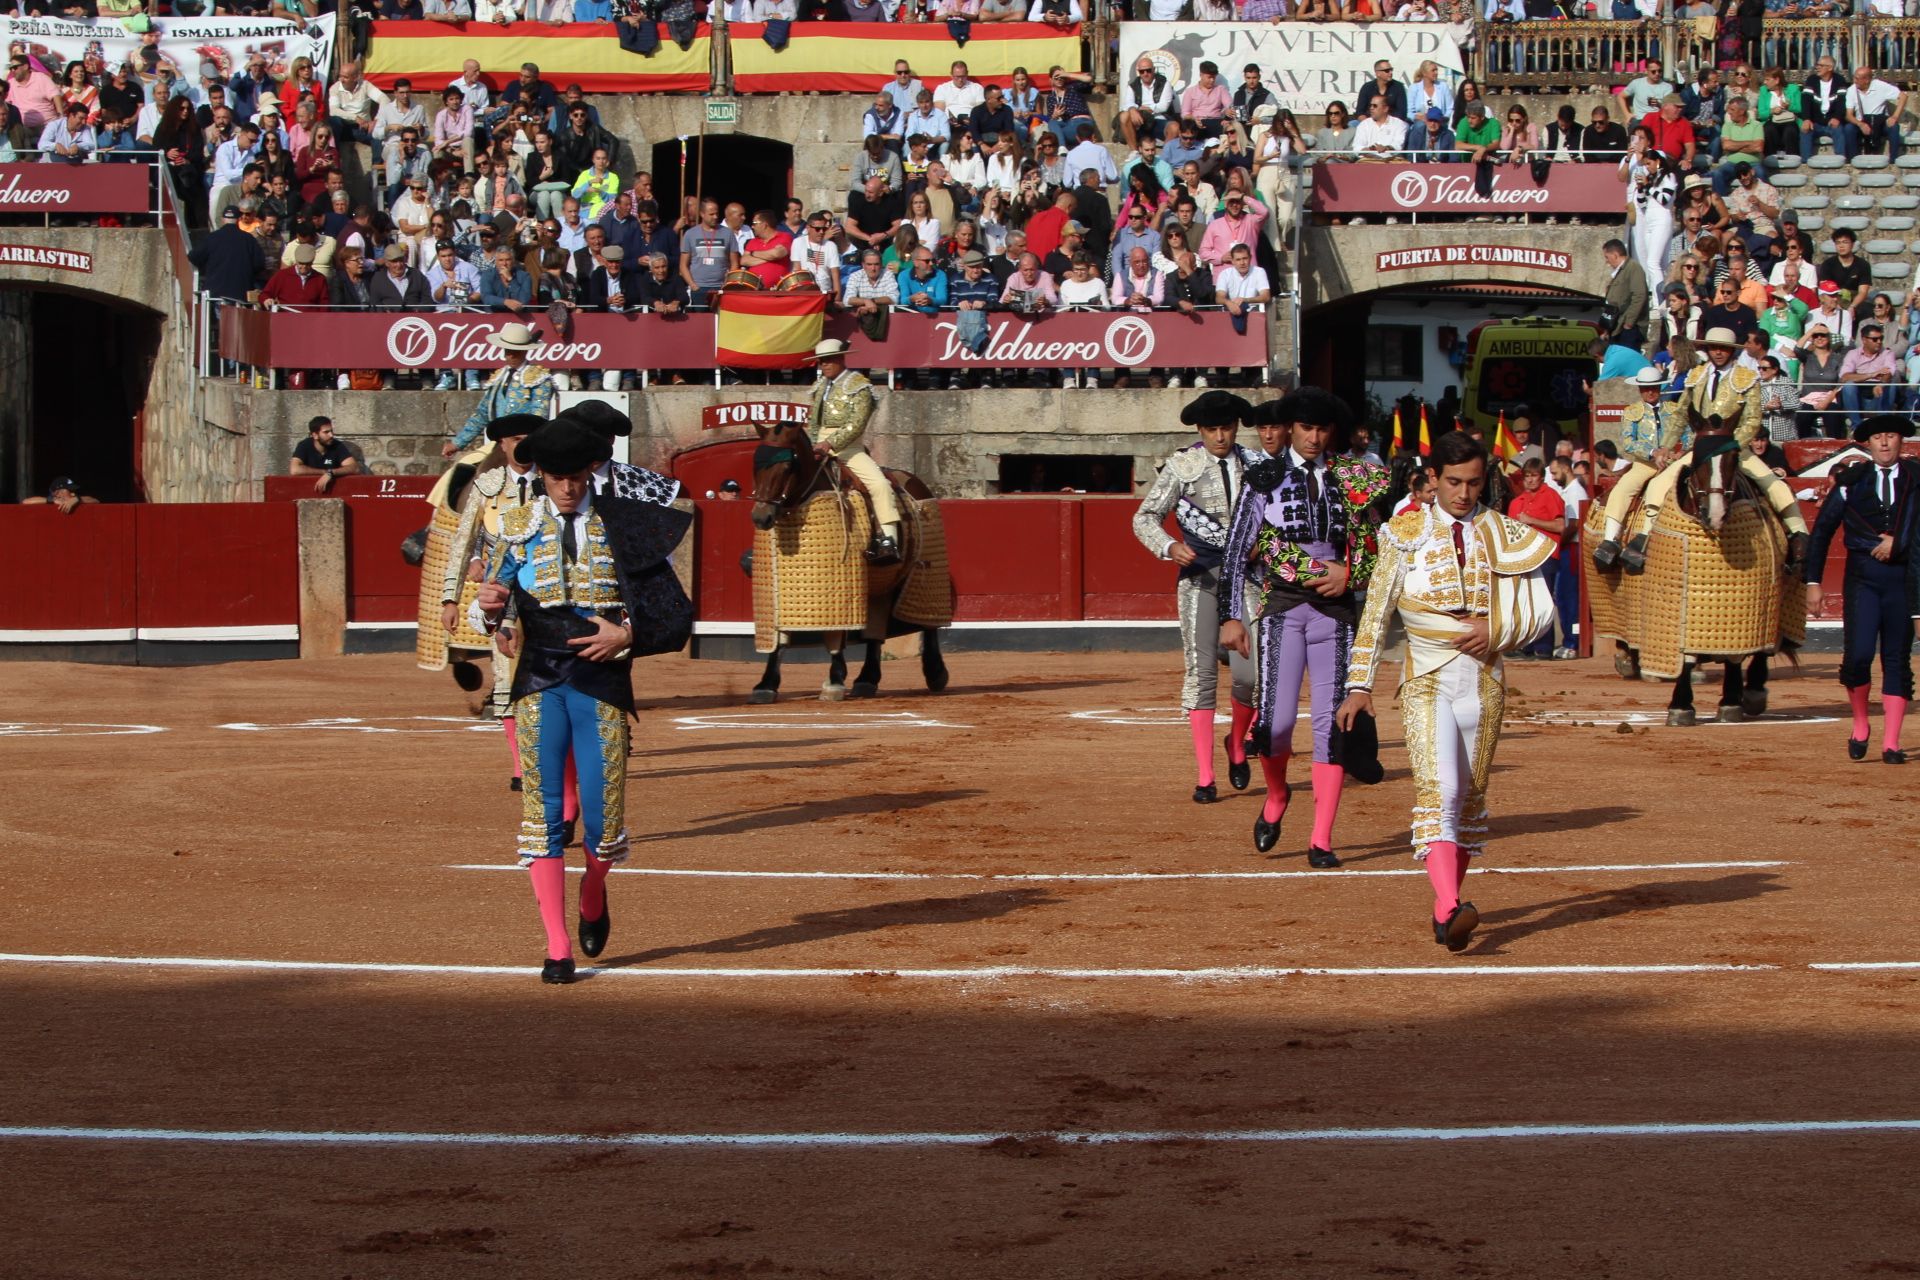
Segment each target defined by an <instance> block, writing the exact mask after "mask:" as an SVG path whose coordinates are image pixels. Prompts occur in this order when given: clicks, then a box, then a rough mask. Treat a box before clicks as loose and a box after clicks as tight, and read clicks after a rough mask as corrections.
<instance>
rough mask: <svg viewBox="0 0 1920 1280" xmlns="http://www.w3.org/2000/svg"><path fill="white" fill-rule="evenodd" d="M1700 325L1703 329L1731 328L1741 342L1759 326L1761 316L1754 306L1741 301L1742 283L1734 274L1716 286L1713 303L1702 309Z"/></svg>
mask: <svg viewBox="0 0 1920 1280" xmlns="http://www.w3.org/2000/svg"><path fill="white" fill-rule="evenodd" d="M1700 327H1701V328H1702V330H1706V329H1730V330H1732V331H1733V336H1734V337H1735V338H1736V339H1738V340H1739V341H1741V342H1745V341H1746V340H1747V335H1748V334H1749V333H1752V332H1753V331H1754V330H1755V329H1756V328H1758V327H1759V317H1758V316H1756V315H1755V314H1754V310H1753V308H1752V307H1749V306H1748V305H1747V304H1746V303H1744V302H1741V301H1740V283H1739V282H1738V281H1736V280H1735V279H1734V278H1733V277H1732V276H1728V277H1727V278H1726V279H1724V280H1722V281H1720V283H1719V284H1717V285H1716V286H1714V291H1713V303H1712V305H1711V306H1708V307H1706V308H1704V309H1703V310H1702V311H1701V313H1700Z"/></svg>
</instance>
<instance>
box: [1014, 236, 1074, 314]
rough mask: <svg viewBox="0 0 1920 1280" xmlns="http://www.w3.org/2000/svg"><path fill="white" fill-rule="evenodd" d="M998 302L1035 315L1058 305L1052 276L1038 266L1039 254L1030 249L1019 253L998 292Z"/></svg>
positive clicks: (1056, 291) (1056, 290) (1057, 293)
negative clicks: (1012, 268)
mask: <svg viewBox="0 0 1920 1280" xmlns="http://www.w3.org/2000/svg"><path fill="white" fill-rule="evenodd" d="M1000 304H1001V305H1002V306H1004V307H1007V308H1009V309H1010V310H1013V311H1018V312H1021V313H1022V314H1024V315H1037V314H1041V313H1044V312H1046V311H1049V310H1052V309H1054V308H1056V307H1058V306H1059V305H1060V294H1059V291H1058V289H1056V288H1055V286H1054V283H1053V277H1052V276H1050V275H1048V274H1047V273H1046V272H1045V271H1043V270H1041V267H1040V256H1039V255H1038V254H1036V253H1034V252H1033V251H1032V250H1031V249H1029V250H1028V251H1027V252H1025V253H1023V254H1021V255H1020V263H1019V266H1018V267H1017V268H1015V270H1014V273H1013V274H1012V275H1010V276H1008V277H1007V285H1006V288H1004V289H1003V290H1001V292H1000Z"/></svg>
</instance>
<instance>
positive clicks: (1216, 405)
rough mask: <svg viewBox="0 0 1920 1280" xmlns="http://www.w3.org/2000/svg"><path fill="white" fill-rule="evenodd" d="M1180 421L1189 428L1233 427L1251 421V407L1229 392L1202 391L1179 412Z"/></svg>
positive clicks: (1216, 389) (1216, 390)
mask: <svg viewBox="0 0 1920 1280" xmlns="http://www.w3.org/2000/svg"><path fill="white" fill-rule="evenodd" d="M1180 421H1181V422H1183V423H1185V424H1186V425H1187V426H1189V427H1234V426H1239V425H1240V424H1241V423H1243V422H1246V423H1250V422H1252V421H1253V406H1252V405H1250V404H1248V403H1247V402H1246V401H1245V400H1243V399H1241V398H1240V397H1239V396H1237V395H1234V394H1233V392H1231V391H1222V390H1220V389H1219V388H1217V387H1216V388H1214V389H1212V390H1209V391H1204V392H1202V393H1201V394H1200V395H1198V396H1197V397H1195V398H1194V400H1193V402H1192V403H1191V404H1189V405H1188V406H1187V407H1186V408H1184V409H1182V410H1181V411H1180Z"/></svg>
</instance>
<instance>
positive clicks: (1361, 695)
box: [1333, 689, 1373, 733]
mask: <svg viewBox="0 0 1920 1280" xmlns="http://www.w3.org/2000/svg"><path fill="white" fill-rule="evenodd" d="M1361 712H1365V713H1366V714H1367V715H1372V714H1373V695H1372V694H1371V693H1368V692H1367V691H1366V690H1365V689H1355V690H1354V691H1353V692H1352V693H1350V694H1348V695H1347V700H1346V701H1345V702H1342V703H1341V704H1340V709H1339V710H1338V711H1336V712H1334V713H1333V722H1334V723H1335V724H1337V725H1339V726H1340V731H1341V732H1342V733H1345V732H1346V731H1347V730H1349V729H1351V728H1353V722H1354V721H1355V720H1357V719H1359V717H1360V714H1361Z"/></svg>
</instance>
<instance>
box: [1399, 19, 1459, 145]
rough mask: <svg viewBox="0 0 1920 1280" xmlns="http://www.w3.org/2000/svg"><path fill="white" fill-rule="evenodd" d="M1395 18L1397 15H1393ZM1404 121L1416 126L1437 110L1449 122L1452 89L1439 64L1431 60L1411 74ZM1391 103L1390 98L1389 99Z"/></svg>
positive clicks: (1424, 62)
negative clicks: (1429, 113)
mask: <svg viewBox="0 0 1920 1280" xmlns="http://www.w3.org/2000/svg"><path fill="white" fill-rule="evenodd" d="M1395 16H1396V17H1397V16H1398V15H1395ZM1406 97H1407V114H1406V117H1405V118H1406V121H1407V125H1408V127H1409V128H1412V127H1413V126H1416V125H1418V124H1419V123H1420V121H1422V120H1424V119H1425V118H1426V115H1427V112H1429V111H1434V110H1438V111H1439V112H1440V115H1441V119H1442V120H1446V121H1449V122H1450V121H1451V119H1452V115H1453V87H1452V86H1451V85H1449V84H1448V83H1447V82H1446V80H1445V78H1443V77H1442V76H1441V74H1440V64H1439V63H1437V62H1435V61H1434V60H1433V59H1432V58H1428V59H1426V60H1425V61H1423V62H1422V63H1421V64H1420V66H1419V68H1418V69H1417V70H1416V71H1415V72H1414V74H1413V83H1412V84H1411V85H1409V86H1408V87H1407V94H1406ZM1389 102H1391V98H1389Z"/></svg>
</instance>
